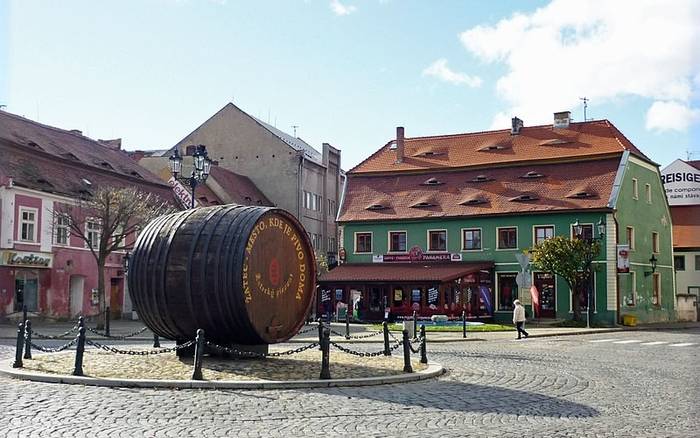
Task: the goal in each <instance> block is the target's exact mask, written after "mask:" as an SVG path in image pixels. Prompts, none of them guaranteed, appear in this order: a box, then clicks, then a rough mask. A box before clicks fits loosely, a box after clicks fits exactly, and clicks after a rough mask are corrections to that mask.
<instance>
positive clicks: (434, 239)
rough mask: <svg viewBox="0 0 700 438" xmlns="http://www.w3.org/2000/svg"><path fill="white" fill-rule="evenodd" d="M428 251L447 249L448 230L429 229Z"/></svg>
mask: <svg viewBox="0 0 700 438" xmlns="http://www.w3.org/2000/svg"><path fill="white" fill-rule="evenodd" d="M428 251H447V230H429V231H428Z"/></svg>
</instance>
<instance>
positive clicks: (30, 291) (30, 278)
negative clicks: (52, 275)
mask: <svg viewBox="0 0 700 438" xmlns="http://www.w3.org/2000/svg"><path fill="white" fill-rule="evenodd" d="M14 301H15V303H14V310H15V312H21V311H22V307H23V306H27V311H29V312H38V311H39V280H38V279H37V277H36V275H34V274H32V273H27V272H25V271H20V270H18V271H17V275H16V277H15V299H14Z"/></svg>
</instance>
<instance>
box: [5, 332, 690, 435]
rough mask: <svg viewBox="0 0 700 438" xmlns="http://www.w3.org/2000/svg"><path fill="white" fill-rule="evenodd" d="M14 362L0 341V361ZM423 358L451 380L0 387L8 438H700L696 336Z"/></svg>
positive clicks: (446, 351) (575, 339) (456, 351)
mask: <svg viewBox="0 0 700 438" xmlns="http://www.w3.org/2000/svg"><path fill="white" fill-rule="evenodd" d="M358 348H361V347H358ZM367 348H374V346H367ZM12 354H13V349H12V341H9V340H5V341H2V343H1V344H0V359H1V360H9V358H10V357H11V356H12ZM333 354H340V353H333ZM429 356H430V359H431V360H435V361H438V362H441V363H443V364H444V365H446V367H447V368H448V369H449V371H448V373H447V374H445V375H444V376H443V377H441V378H439V379H435V380H431V381H425V382H417V383H410V384H403V385H389V386H382V387H359V388H330V389H313V390H312V389H309V390H284V391H280V390H268V391H239V390H236V391H233V390H232V391H203V390H181V391H172V390H149V389H110V388H94V387H82V386H71V385H57V384H42V383H31V382H22V381H15V380H11V379H5V378H0V400H2V401H3V402H4V403H3V408H2V409H1V410H0V436H8V437H14V436H21V437H30V436H31V437H42V436H51V437H54V436H56V437H63V436H66V437H81V436H87V437H121V436H139V437H181V436H216V437H223V436H284V437H287V436H303V437H306V436H349V435H352V436H363V437H364V436H376V437H385V436H396V437H404V436H421V437H426V436H435V437H438V436H439V437H465V436H469V437H494V436H499V437H528V436H533V437H535V436H536V437H541V436H569V437H695V436H699V431H698V424H699V423H698V417H699V416H700V383H699V381H698V372H699V371H700V330H698V329H694V330H679V331H658V332H657V331H644V332H619V333H606V334H596V335H583V336H562V337H554V338H539V339H527V340H523V341H515V340H494V341H488V342H465V343H445V344H433V345H431V346H430V347H429ZM127 360H128V358H127ZM368 360H371V359H368Z"/></svg>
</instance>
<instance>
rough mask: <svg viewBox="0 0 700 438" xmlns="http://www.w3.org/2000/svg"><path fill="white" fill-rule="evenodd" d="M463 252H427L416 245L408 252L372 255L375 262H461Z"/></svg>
mask: <svg viewBox="0 0 700 438" xmlns="http://www.w3.org/2000/svg"><path fill="white" fill-rule="evenodd" d="M461 261H462V254H429V253H428V254H426V253H424V252H423V250H422V249H421V247H420V246H414V247H413V248H411V250H410V251H408V253H406V254H380V255H374V256H372V262H373V263H421V262H461Z"/></svg>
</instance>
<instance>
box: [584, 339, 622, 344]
mask: <svg viewBox="0 0 700 438" xmlns="http://www.w3.org/2000/svg"><path fill="white" fill-rule="evenodd" d="M616 340H617V339H596V340H594V341H588V342H590V343H596V342H612V341H616Z"/></svg>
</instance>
